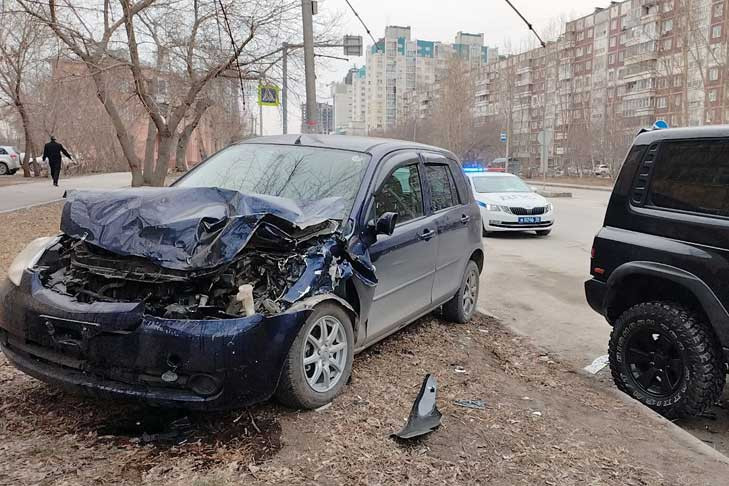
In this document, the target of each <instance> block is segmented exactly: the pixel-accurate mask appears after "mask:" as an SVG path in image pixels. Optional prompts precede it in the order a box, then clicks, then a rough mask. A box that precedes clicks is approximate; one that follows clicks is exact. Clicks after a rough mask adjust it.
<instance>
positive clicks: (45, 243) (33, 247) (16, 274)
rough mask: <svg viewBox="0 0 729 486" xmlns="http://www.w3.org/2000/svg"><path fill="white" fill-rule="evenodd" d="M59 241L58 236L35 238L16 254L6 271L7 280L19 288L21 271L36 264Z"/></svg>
mask: <svg viewBox="0 0 729 486" xmlns="http://www.w3.org/2000/svg"><path fill="white" fill-rule="evenodd" d="M58 240H59V237H58V236H44V237H43V238H36V239H35V240H33V241H31V242H30V243H28V246H26V247H25V248H23V251H21V252H20V253H18V256H16V257H15V260H13V263H11V264H10V268H9V269H8V278H9V279H10V281H11V282H13V283H14V284H15V285H16V286H20V279H21V278H22V277H23V270H25V269H26V268H30V267H32V266H33V265H35V264H36V263H38V260H39V259H40V257H41V256H43V253H44V252H45V251H46V250H47V249H48V248H50V247H51V246H53V245H54V244H55V243H56V242H57V241H58Z"/></svg>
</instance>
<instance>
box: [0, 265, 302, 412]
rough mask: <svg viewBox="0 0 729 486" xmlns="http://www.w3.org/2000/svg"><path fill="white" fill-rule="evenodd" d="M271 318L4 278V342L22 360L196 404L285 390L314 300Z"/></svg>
mask: <svg viewBox="0 0 729 486" xmlns="http://www.w3.org/2000/svg"><path fill="white" fill-rule="evenodd" d="M299 309H300V310H294V309H290V310H289V311H288V312H285V313H282V314H278V315H275V316H271V317H264V316H262V315H260V314H256V315H253V316H251V317H246V318H239V319H217V320H175V319H164V318H159V317H152V316H146V315H144V314H143V311H142V310H143V304H136V303H107V302H96V303H93V304H84V303H79V302H77V301H74V300H72V299H71V298H70V297H66V296H63V295H61V294H58V293H56V292H53V291H51V290H49V289H46V288H45V287H43V285H42V284H41V282H40V280H39V278H38V275H37V274H36V273H35V272H33V271H29V270H26V271H25V273H24V275H23V278H22V281H21V285H20V286H19V287H16V286H14V285H13V284H12V283H11V282H10V281H8V280H5V281H4V282H2V283H0V347H1V348H2V350H3V352H4V353H5V355H6V357H7V358H8V360H9V361H10V362H11V363H12V364H13V365H14V366H15V367H16V368H18V369H20V370H21V371H24V372H25V373H27V374H29V375H31V376H34V377H35V378H38V379H40V380H42V381H45V382H48V383H51V384H56V385H60V386H63V387H65V388H69V389H72V390H75V391H78V392H81V393H83V394H86V395H92V396H97V397H117V398H118V397H123V398H130V399H137V400H142V401H144V402H147V403H150V404H155V405H162V406H170V407H184V408H189V409H198V410H210V409H221V408H232V407H239V406H245V405H248V404H251V403H254V402H258V401H262V400H266V399H268V398H269V397H270V396H271V395H272V394H273V393H274V391H275V390H276V386H277V385H278V380H279V377H280V372H281V368H282V364H283V360H284V358H285V356H286V354H287V353H288V350H289V348H290V346H291V343H292V341H293V339H294V338H295V336H296V334H297V333H298V330H299V328H300V327H301V325H302V324H303V322H304V321H305V320H306V318H307V317H308V315H309V313H310V312H311V310H310V309H307V308H301V307H299Z"/></svg>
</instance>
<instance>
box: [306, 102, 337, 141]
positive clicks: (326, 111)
mask: <svg viewBox="0 0 729 486" xmlns="http://www.w3.org/2000/svg"><path fill="white" fill-rule="evenodd" d="M316 111H317V120H316V122H317V126H316V130H315V131H314V132H315V133H327V134H329V133H332V132H333V131H334V107H333V106H332V105H331V104H329V103H317V104H316ZM308 119H309V117H308V116H307V110H306V103H301V133H307V132H308V130H307V127H306V121H307V120H308Z"/></svg>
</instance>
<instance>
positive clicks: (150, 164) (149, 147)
mask: <svg viewBox="0 0 729 486" xmlns="http://www.w3.org/2000/svg"><path fill="white" fill-rule="evenodd" d="M156 146H157V127H156V126H155V124H154V122H153V121H152V119H149V121H148V122H147V141H146V144H145V146H144V184H145V185H152V179H153V176H154V149H155V148H156Z"/></svg>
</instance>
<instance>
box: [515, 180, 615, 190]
mask: <svg viewBox="0 0 729 486" xmlns="http://www.w3.org/2000/svg"><path fill="white" fill-rule="evenodd" d="M526 182H527V183H529V184H530V185H532V186H539V185H540V184H541V185H543V186H549V187H564V188H567V189H585V190H587V191H604V192H612V191H613V188H612V187H602V186H585V185H580V184H562V183H559V182H546V183H545V182H541V181H529V180H528V181H526Z"/></svg>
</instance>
